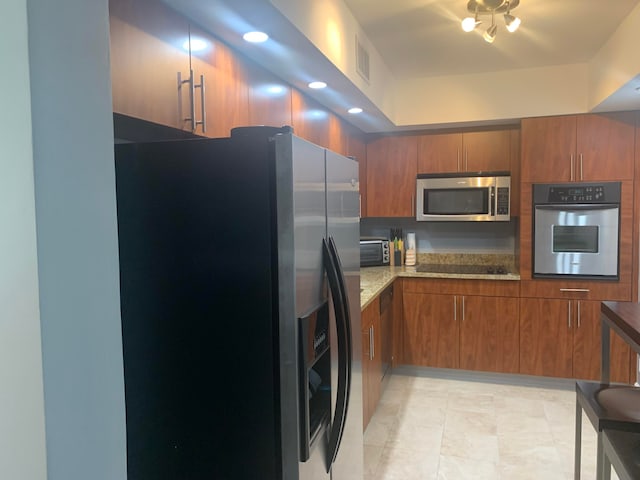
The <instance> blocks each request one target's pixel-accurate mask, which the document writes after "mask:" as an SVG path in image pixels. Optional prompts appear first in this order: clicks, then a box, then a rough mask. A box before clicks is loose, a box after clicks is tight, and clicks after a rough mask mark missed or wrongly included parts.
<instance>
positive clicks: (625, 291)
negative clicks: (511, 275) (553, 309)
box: [520, 280, 631, 302]
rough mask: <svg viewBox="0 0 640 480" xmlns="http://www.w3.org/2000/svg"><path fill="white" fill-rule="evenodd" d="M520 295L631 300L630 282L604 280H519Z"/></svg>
mask: <svg viewBox="0 0 640 480" xmlns="http://www.w3.org/2000/svg"><path fill="white" fill-rule="evenodd" d="M520 296H521V297H530V298H565V299H578V300H611V301H619V302H626V301H629V300H631V284H630V283H621V282H604V281H603V282H595V281H573V282H569V281H566V280H521V281H520Z"/></svg>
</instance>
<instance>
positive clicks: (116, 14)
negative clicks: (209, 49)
mask: <svg viewBox="0 0 640 480" xmlns="http://www.w3.org/2000/svg"><path fill="white" fill-rule="evenodd" d="M109 15H110V60H111V84H112V90H113V111H114V112H116V113H120V114H123V115H127V116H130V117H135V118H141V119H144V120H148V121H151V122H154V123H158V124H161V125H166V126H170V127H173V128H178V129H184V128H186V126H187V122H185V120H184V119H185V117H187V116H188V108H189V96H188V94H187V93H185V90H184V89H179V88H178V72H181V73H182V74H183V76H184V78H187V77H188V76H189V23H188V22H187V21H186V20H185V19H184V18H181V17H179V16H177V15H176V14H175V13H174V12H173V10H171V9H169V8H168V7H166V6H165V5H163V4H162V3H161V2H153V1H150V0H136V1H132V0H110V1H109ZM183 110H184V111H183Z"/></svg>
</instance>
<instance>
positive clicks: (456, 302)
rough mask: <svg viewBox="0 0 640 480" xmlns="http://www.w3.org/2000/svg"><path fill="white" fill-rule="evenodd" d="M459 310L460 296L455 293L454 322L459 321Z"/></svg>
mask: <svg viewBox="0 0 640 480" xmlns="http://www.w3.org/2000/svg"><path fill="white" fill-rule="evenodd" d="M457 310H458V297H456V296H455V295H454V296H453V321H454V322H457V321H458V315H457Z"/></svg>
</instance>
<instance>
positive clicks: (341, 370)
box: [322, 237, 352, 473]
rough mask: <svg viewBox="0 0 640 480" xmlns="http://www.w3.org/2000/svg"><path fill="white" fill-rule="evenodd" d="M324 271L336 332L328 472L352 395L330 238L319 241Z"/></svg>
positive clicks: (346, 322) (347, 330)
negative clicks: (322, 253) (334, 387)
mask: <svg viewBox="0 0 640 480" xmlns="http://www.w3.org/2000/svg"><path fill="white" fill-rule="evenodd" d="M322 246H323V252H324V259H325V269H326V271H327V279H328V281H329V288H330V290H331V295H332V298H333V308H334V311H335V316H336V330H337V332H338V388H337V395H336V411H335V415H334V417H333V422H331V429H330V435H329V449H328V451H327V473H328V472H329V471H330V470H331V465H332V464H333V462H334V461H335V458H336V455H337V454H338V449H339V448H340V441H341V440H342V433H343V432H344V427H345V421H346V416H347V410H348V408H349V396H350V393H351V368H352V366H351V361H352V355H351V325H350V321H351V318H350V314H349V301H348V298H347V296H346V295H347V290H346V287H345V281H344V275H343V273H342V265H341V264H340V257H339V256H338V251H337V248H336V245H335V241H334V240H333V238H331V237H330V238H329V240H328V241H327V240H326V239H323V241H322Z"/></svg>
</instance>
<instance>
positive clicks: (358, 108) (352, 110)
mask: <svg viewBox="0 0 640 480" xmlns="http://www.w3.org/2000/svg"><path fill="white" fill-rule="evenodd" d="M347 112H349V113H352V114H358V113H362V109H361V108H360V107H351V108H350V109H349V110H347Z"/></svg>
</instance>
